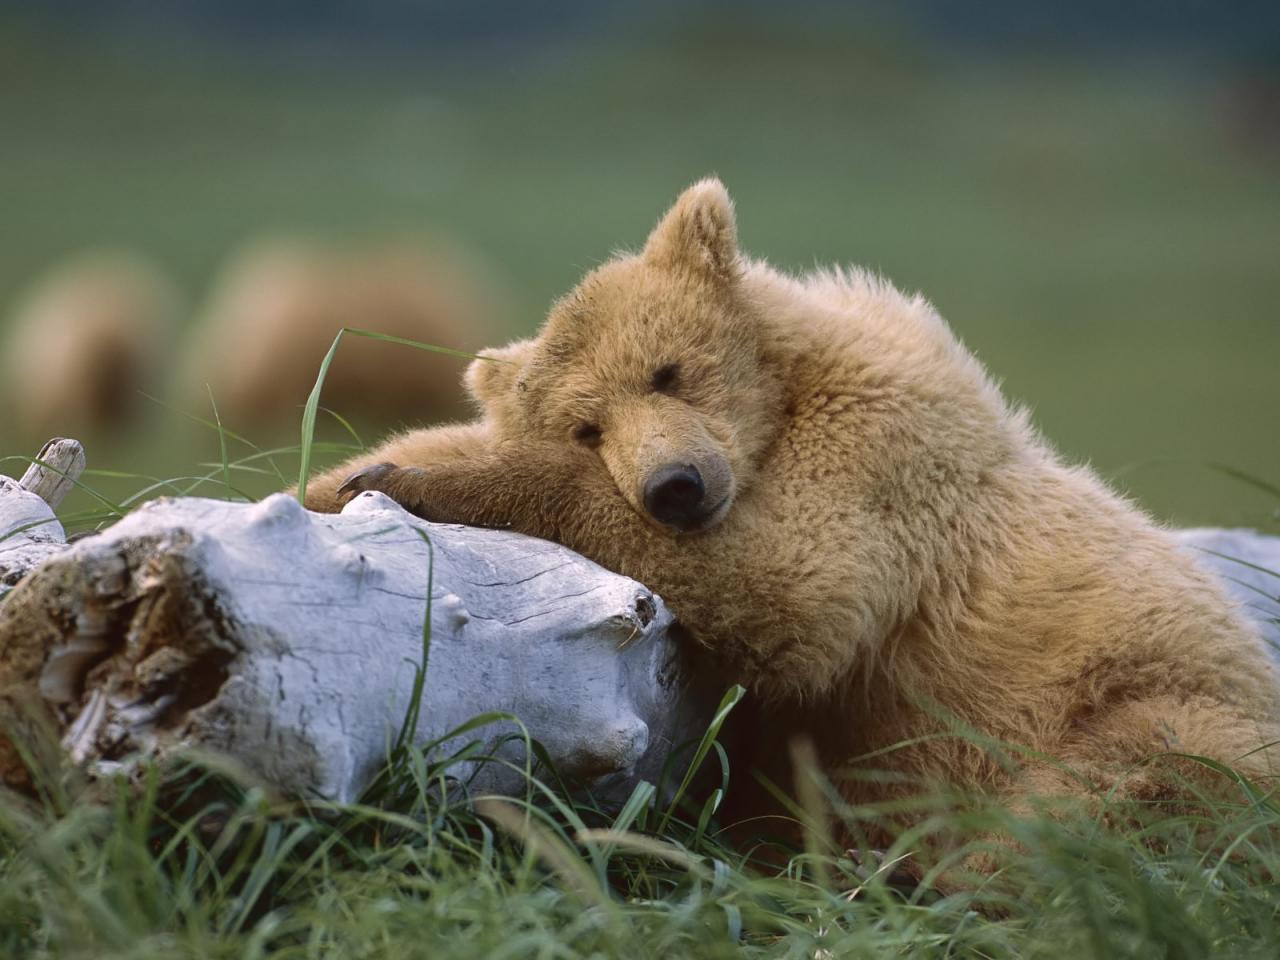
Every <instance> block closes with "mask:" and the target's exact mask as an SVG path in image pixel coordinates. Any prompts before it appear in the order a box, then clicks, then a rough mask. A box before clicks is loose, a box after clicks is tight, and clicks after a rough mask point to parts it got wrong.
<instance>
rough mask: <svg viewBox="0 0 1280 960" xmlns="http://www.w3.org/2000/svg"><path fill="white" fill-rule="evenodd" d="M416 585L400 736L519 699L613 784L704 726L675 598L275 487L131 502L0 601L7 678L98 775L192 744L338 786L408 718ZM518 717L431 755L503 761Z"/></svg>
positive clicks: (520, 749)
mask: <svg viewBox="0 0 1280 960" xmlns="http://www.w3.org/2000/svg"><path fill="white" fill-rule="evenodd" d="M7 500H8V497H7V496H6V498H5V499H4V500H0V503H4V502H6V501H7ZM17 502H18V503H19V504H21V507H22V509H24V510H28V509H30V504H29V503H28V501H27V499H26V498H25V497H23V496H19V497H18V498H17ZM2 513H3V508H0V514H2ZM6 525H7V522H6ZM428 597H430V633H429V648H428V659H427V670H426V677H425V685H424V687H423V689H422V693H421V702H420V713H419V719H418V723H417V729H416V731H415V732H414V734H413V740H414V742H417V743H427V742H431V741H435V740H437V739H439V738H441V737H444V736H445V735H446V734H448V733H449V732H450V731H451V730H453V729H454V728H456V727H458V726H460V725H462V724H464V723H465V722H466V721H468V720H470V719H471V718H472V717H474V716H475V715H477V714H480V713H485V712H490V711H502V712H507V713H511V714H513V715H515V716H516V717H518V718H519V719H520V720H521V721H522V722H523V724H524V725H525V727H526V728H527V731H528V734H529V735H530V736H532V737H533V738H536V739H537V740H538V741H540V742H541V743H542V744H543V746H544V747H545V748H546V750H547V752H548V754H549V755H550V757H551V759H552V760H553V761H554V763H555V765H556V767H557V769H558V771H559V772H560V773H561V774H562V775H564V776H565V777H566V778H572V779H574V780H576V781H578V782H584V783H588V784H589V785H591V787H592V789H593V792H594V793H595V795H596V796H597V797H599V798H600V799H602V800H604V801H609V800H616V799H619V798H622V799H625V796H626V794H628V793H629V792H630V790H631V789H632V787H633V786H634V784H635V783H636V782H637V781H638V780H639V779H641V778H643V779H646V780H649V781H650V782H655V781H657V779H658V778H659V776H660V774H661V773H662V767H663V764H664V761H665V760H666V758H667V757H668V756H669V755H670V754H671V753H672V752H673V751H672V748H673V747H674V746H675V745H677V744H678V743H680V742H682V741H684V740H686V739H688V738H690V737H696V736H697V735H698V734H699V733H700V732H701V730H702V729H703V728H705V724H706V721H707V717H708V714H707V713H706V711H705V710H704V707H703V704H704V703H706V702H708V698H705V697H700V696H693V695H691V693H690V679H689V674H690V671H689V670H688V669H687V666H686V665H685V662H684V658H683V656H682V651H681V645H680V644H679V643H678V642H677V640H676V638H675V635H674V631H673V624H672V617H671V614H670V613H669V612H668V610H667V609H666V607H665V606H664V604H663V603H662V601H661V599H659V598H658V597H656V596H654V594H653V593H651V592H650V591H649V590H648V589H646V588H645V587H643V586H642V585H640V584H638V583H636V582H635V581H633V580H629V579H627V578H626V577H621V576H618V575H616V574H612V573H609V572H607V571H605V570H603V569H601V568H600V567H598V566H596V565H595V564H593V563H591V562H590V561H588V560H586V559H584V558H582V557H581V556H579V555H577V554H574V553H571V552H570V551H567V550H565V549H564V548H562V547H560V546H557V545H555V544H552V543H547V542H545V541H540V540H534V539H531V538H528V537H524V536H520V535H518V534H513V533H506V532H501V531H492V530H478V529H474V528H467V527H459V526H451V525H441V524H429V523H426V522H424V521H422V520H419V519H417V518H416V517H413V516H411V515H409V514H408V513H406V512H405V511H404V510H402V509H401V508H400V507H399V506H397V505H396V504H395V503H393V502H392V501H390V500H388V499H387V498H386V497H383V496H382V495H381V494H372V493H370V494H363V495H361V496H360V497H358V498H356V499H355V500H354V501H353V502H352V503H351V504H349V505H348V506H347V508H346V510H344V511H343V513H342V514H340V515H336V516H333V515H322V514H314V513H309V512H308V511H306V510H304V509H303V508H302V507H301V506H300V505H299V504H298V503H297V502H296V501H295V500H293V499H292V498H290V497H288V496H285V495H284V494H276V495H274V496H271V497H268V498H267V499H265V500H263V501H262V502H261V503H257V504H244V503H229V502H225V501H217V500H204V499H196V498H190V499H163V500H156V501H153V502H151V503H148V504H146V505H144V506H143V507H141V508H140V509H138V510H137V511H135V512H134V513H132V514H130V515H129V516H128V517H126V518H125V519H123V520H122V521H120V522H119V523H117V524H115V525H114V526H113V527H111V528H110V529H108V530H107V531H105V532H103V533H101V534H98V535H96V536H93V537H90V538H87V539H84V540H81V541H79V542H78V543H75V544H73V545H71V546H69V547H67V548H65V549H64V550H62V551H61V552H60V553H58V554H57V555H56V556H54V557H52V558H49V559H46V560H45V562H44V563H43V564H42V565H41V566H40V567H39V569H37V570H35V571H34V572H32V573H30V574H29V575H28V576H26V577H25V579H24V580H23V581H22V583H21V584H20V585H19V586H18V587H17V588H15V589H14V590H13V591H12V593H11V594H10V595H9V596H8V598H7V599H6V600H5V601H4V602H3V604H0V689H2V688H3V687H8V688H10V689H15V688H17V689H32V688H34V689H36V690H38V692H39V696H40V699H41V700H42V701H43V702H44V703H45V704H46V705H48V707H49V708H50V709H51V710H52V712H53V713H54V715H55V722H56V725H57V726H58V728H59V729H60V730H61V731H62V733H63V735H64V740H63V742H64V746H65V747H66V749H67V750H68V751H69V752H70V755H71V757H72V759H73V760H75V761H76V762H79V763H88V764H90V765H93V766H96V767H97V769H99V770H102V769H111V768H112V767H113V766H114V765H116V764H118V763H120V762H122V761H125V760H126V759H128V758H137V757H140V756H141V757H151V756H154V757H163V756H165V755H167V754H171V753H173V752H174V751H177V750H181V749H184V748H188V747H198V748H201V749H204V750H211V751H216V752H218V753H221V754H224V755H227V756H229V757H230V758H232V759H233V760H235V761H238V762H239V763H240V764H241V765H242V766H244V767H246V768H248V769H249V770H251V771H253V772H255V773H256V774H258V775H259V776H261V777H262V778H263V779H264V780H266V781H267V782H269V783H270V784H272V785H274V786H276V787H278V788H279V789H281V790H283V791H285V792H288V793H292V794H301V795H310V796H320V797H324V798H329V799H334V800H339V801H350V800H354V799H356V798H357V797H358V796H359V795H360V793H361V791H362V789H363V788H364V787H365V786H366V785H367V784H368V783H369V782H370V780H371V779H372V778H373V777H374V776H375V775H376V773H377V772H378V771H379V769H380V768H381V767H382V766H383V764H384V762H385V759H386V756H387V752H388V747H389V745H390V743H391V741H392V740H393V739H394V738H395V736H396V734H397V732H398V730H399V727H400V725H401V724H402V722H403V720H404V718H405V716H406V711H407V708H408V707H409V704H410V702H411V698H412V695H413V688H414V677H415V667H416V666H418V665H420V664H421V662H422V659H423V649H424V633H423V628H424V620H425V619H426V618H427V616H428ZM518 731H519V727H518V726H517V725H516V724H514V723H511V722H495V723H493V724H491V725H489V726H488V727H486V728H484V729H483V730H480V731H471V732H468V733H467V734H466V735H465V736H463V737H457V738H454V739H453V740H452V741H450V742H448V743H446V744H444V745H442V747H441V749H443V750H447V749H450V748H457V747H460V746H462V745H463V744H464V743H465V742H467V741H468V740H476V739H479V740H482V741H484V742H486V743H488V744H493V743H496V742H498V741H499V740H504V741H505V743H504V745H503V746H502V747H501V749H500V751H499V752H500V754H501V755H502V756H504V757H505V758H507V759H509V760H510V761H511V762H512V763H513V764H519V763H520V762H522V761H523V755H524V744H523V741H522V740H520V739H519V738H518V737H517V738H511V737H510V735H511V734H513V733H517V732H518ZM504 771H506V772H505V773H504ZM451 772H452V773H453V774H454V775H456V776H458V777H459V778H460V779H464V780H465V779H467V775H468V774H469V773H470V774H473V775H474V779H473V780H472V786H473V787H474V788H475V789H482V790H486V791H498V792H501V791H504V790H518V789H520V787H521V784H522V779H521V777H520V776H519V774H518V772H517V771H514V770H511V769H510V768H507V767H504V766H503V765H501V764H483V765H476V766H474V768H472V767H468V766H467V765H466V764H464V765H462V766H461V767H460V768H459V769H455V770H453V771H451Z"/></svg>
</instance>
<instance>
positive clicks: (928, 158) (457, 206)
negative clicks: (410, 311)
mask: <svg viewBox="0 0 1280 960" xmlns="http://www.w3.org/2000/svg"><path fill="white" fill-rule="evenodd" d="M957 6H965V5H955V4H947V3H943V2H927V0H920V2H905V3H899V4H888V3H862V4H857V3H854V4H843V5H829V4H822V3H804V2H800V3H789V4H785V5H783V4H778V5H769V4H764V3H738V4H721V3H693V2H691V3H680V4H676V3H652V4H643V5H641V4H634V5H633V4H622V3H616V2H613V3H597V4H586V3H567V2H549V3H545V4H518V3H492V4H482V5H471V6H466V5H449V6H443V5H439V4H429V3H420V4H411V3H405V2H389V3H381V4H379V3H369V4H356V3H339V2H316V3H312V4H304V3H257V4H251V3H247V2H228V3H221V4H200V3H196V2H186V0H174V2H170V3H167V4H151V3H143V2H100V3H96V4H89V3H83V2H73V0H51V2H48V3H45V4H40V5H22V6H8V5H6V6H0V217H2V227H0V308H2V307H3V306H4V305H6V304H8V303H9V302H11V301H12V299H13V297H15V296H16V295H17V294H18V292H19V291H20V290H21V289H22V287H23V286H24V284H26V283H27V282H28V281H29V280H30V279H31V278H32V277H33V276H34V275H36V274H37V273H38V272H39V271H41V270H42V269H44V268H46V267H48V266H50V265H51V264H54V263H56V262H57V261H58V260H59V259H60V258H63V257H65V256H67V255H69V254H71V253H74V252H75V251H77V250H80V249H83V248H85V247H89V246H94V245H100V244H113V245H118V244H125V245H129V246H133V247H136V248H138V249H140V250H142V251H144V252H147V253H149V254H151V255H153V256H154V257H155V258H157V259H158V260H159V262H160V263H161V264H163V265H164V266H165V267H167V268H168V269H170V270H171V271H172V272H173V273H174V275H175V276H176V277H177V278H178V279H179V280H180V281H181V283H182V285H183V287H184V291H185V293H186V295H187V297H188V298H189V302H190V304H191V306H192V308H193V310H194V309H195V308H198V306H199V304H200V302H201V300H202V299H203V298H204V296H205V295H206V293H207V291H208V286H209V284H210V282H211V279H212V277H213V274H214V271H215V270H216V269H217V268H218V266H219V265H220V263H221V262H222V261H223V259H224V258H225V257H226V256H227V255H228V253H229V252H230V251H231V250H232V249H233V248H234V247H236V246H237V245H238V244H240V243H242V242H243V241H245V240H247V239H250V238H252V237H254V236H256V235H259V234H260V233H262V232H264V231H267V232H279V231H286V232H288V231H308V232H318V233H321V234H325V235H332V236H337V237H341V236H344V235H356V234H361V233H365V232H368V231H370V230H377V229H384V228H402V227H415V226H419V225H426V226H430V227H434V228H442V229H446V230H449V231H452V232H453V233H454V234H456V235H458V236H460V237H462V238H464V239H465V240H467V241H469V242H470V243H471V244H472V245H473V246H475V247H477V248H478V249H479V250H481V251H483V252H484V253H485V254H487V255H488V256H489V257H490V258H491V259H492V260H493V261H494V262H495V263H496V264H497V265H498V267H499V268H500V269H501V270H502V271H503V272H504V273H505V275H506V277H507V278H508V279H509V283H510V286H511V289H512V290H513V291H514V295H515V305H516V307H517V318H516V320H515V321H513V325H512V329H511V331H510V332H511V333H512V334H516V333H523V332H526V331H528V330H530V329H532V328H533V327H534V326H535V325H536V324H537V323H538V322H539V321H540V320H541V318H542V316H543V314H544V312H545V310H546V308H547V306H548V304H549V303H550V301H551V300H552V299H553V298H554V297H555V296H556V295H557V294H558V293H561V292H563V291H564V290H566V289H568V288H569V287H570V286H571V285H572V284H573V283H574V282H575V281H576V279H577V278H578V277H579V276H580V275H581V274H582V272H583V271H584V270H585V269H587V268H589V267H590V266H592V265H593V264H596V263H598V262H599V261H600V260H601V259H602V258H604V257H605V256H607V255H608V254H609V253H610V252H611V251H613V250H615V249H618V248H620V247H627V246H632V247H634V246H636V245H638V244H639V243H640V242H641V241H642V240H643V238H644V236H645V234H646V232H647V231H648V229H649V227H650V226H651V225H652V223H653V222H654V220H655V219H656V218H657V216H658V215H659V214H660V213H661V212H662V210H663V209H664V208H665V206H666V205H667V204H668V203H669V202H670V201H671V199H672V198H673V197H674V196H675V194H676V193H677V192H678V191H679V190H680V189H681V188H682V187H683V186H685V185H686V184H688V183H689V182H690V181H692V180H694V179H696V178H698V177H700V176H703V175H705V174H707V173H709V172H716V173H718V174H719V175H720V176H721V177H722V178H723V179H724V180H725V182H726V183H727V185H728V186H729V189H730V191H731V192H732V193H733V194H734V197H735V199H736V201H737V205H738V211H739V217H740V231H741V238H742V242H743V245H744V247H745V248H746V249H747V250H748V251H750V252H751V253H753V254H755V255H759V256H764V257H767V258H769V259H771V260H772V261H773V262H775V263H777V264H780V265H782V266H785V267H788V268H794V269H805V268H807V267H810V266H812V265H814V264H815V263H831V262H852V263H859V264H865V265H869V266H872V267H874V268H876V269H878V270H880V271H882V272H883V273H885V274H886V275H887V276H889V277H890V278H892V279H893V280H894V281H895V282H896V283H898V284H899V285H900V286H904V287H907V288H913V289H920V290H923V291H924V292H925V293H926V294H927V295H928V296H929V297H930V298H931V299H932V300H933V301H934V303H936V304H937V306H938V307H939V309H940V310H941V312H942V313H943V314H944V315H945V316H946V317H947V318H948V319H949V321H950V322H951V324H952V326H953V327H954V328H955V329H956V331H957V332H958V333H959V335H960V336H961V337H962V338H963V339H964V340H965V341H966V342H967V343H968V344H969V345H970V347H972V348H973V349H974V350H975V351H976V352H977V354H978V355H979V356H980V357H981V358H982V360H983V361H984V362H985V363H986V364H987V365H988V366H989V367H990V369H991V370H992V371H993V372H994V373H995V374H996V375H997V376H998V377H999V378H1000V379H1001V380H1002V381H1003V383H1004V386H1005V389H1006V390H1007V392H1008V393H1009V394H1010V395H1011V396H1012V397H1014V398H1016V399H1017V400H1019V401H1020V402H1022V403H1025V404H1027V405H1028V406H1029V407H1031V408H1032V410H1033V411H1034V417H1035V421H1036V422H1037V424H1038V425H1039V426H1040V428H1041V429H1042V430H1043V431H1044V433H1045V434H1046V435H1047V436H1048V437H1050V438H1051V439H1052V440H1053V441H1054V443H1055V444H1056V445H1057V446H1058V447H1059V448H1060V449H1061V450H1063V451H1064V452H1065V453H1066V454H1067V455H1068V456H1069V457H1070V458H1072V459H1074V460H1078V461H1088V462H1091V463H1092V464H1093V465H1094V466H1095V467H1096V468H1098V469H1099V470H1100V471H1101V472H1102V473H1103V474H1104V475H1105V476H1107V477H1108V478H1109V479H1111V480H1112V481H1113V482H1115V483H1116V484H1117V485H1118V486H1119V487H1121V488H1122V489H1125V490H1127V491H1128V492H1129V493H1131V494H1132V495H1133V496H1134V497H1135V498H1137V499H1138V500H1139V501H1140V502H1141V503H1142V504H1144V505H1145V506H1146V507H1147V508H1148V509H1150V510H1151V511H1153V512H1154V513H1155V514H1156V515H1157V516H1159V517H1161V518H1164V519H1167V520H1170V521H1172V522H1176V523H1178V524H1194V523H1214V524H1252V525H1264V524H1267V523H1270V522H1274V519H1275V514H1274V512H1275V510H1276V507H1277V498H1276V496H1275V495H1274V494H1273V493H1268V492H1267V491H1265V490H1264V489H1261V488H1260V487H1259V486H1251V485H1250V484H1249V483H1248V482H1245V481H1243V480H1241V479H1239V478H1238V477H1233V476H1232V475H1230V474H1229V473H1227V472H1224V471H1222V470H1220V469H1218V466H1224V467H1227V468H1230V469H1231V470H1233V471H1238V472H1239V473H1242V474H1246V475H1248V476H1250V477H1253V478H1256V479H1257V480H1258V481H1261V482H1262V483H1268V484H1273V485H1280V306H1278V301H1280V58H1277V56H1276V54H1277V50H1280V47H1278V46H1277V37H1278V36H1280V30H1278V28H1280V14H1277V12H1276V11H1277V9H1280V4H1265V3H1239V4H1214V3H1196V2H1172V3H1162V4H1157V3H1135V4H1131V5H1126V4H1120V5H1116V4H1110V5H1108V4H1104V3H1101V2H1096V0H1089V2H1085V3H1081V4H1074V5H1071V7H1070V9H1069V10H1068V9H1066V7H1065V5H1057V4H1054V5H1049V4H1043V5H1041V4H1034V3H1033V4H1015V3H1007V2H997V3H992V4H983V5H972V6H971V7H970V8H969V9H968V10H966V11H964V12H957V10H956V7H957ZM2 322H4V321H0V323H2ZM0 333H2V331H0ZM445 345H446V346H450V345H451V344H445ZM387 349H394V348H391V347H388V348H387ZM422 364H423V375H424V376H434V377H445V378H456V377H457V376H458V375H459V373H460V371H461V367H462V365H463V364H462V362H461V361H457V360H450V359H447V358H442V357H437V356H431V355H427V354H423V355H422ZM302 399H303V398H299V402H301V400H302ZM199 412H200V413H201V414H202V415H204V414H205V413H206V411H199ZM229 426H231V427H233V428H235V427H237V426H240V425H237V424H229ZM387 426H389V425H387ZM326 429H327V428H326ZM376 432H377V430H376V425H375V430H374V433H373V434H372V435H371V436H369V437H367V438H366V439H372V438H373V436H376ZM12 437H13V434H12V431H9V425H8V424H6V423H5V422H4V419H3V418H0V453H6V454H7V453H28V454H30V453H34V450H26V449H22V450H17V449H13V446H14V444H15V443H16V441H15V440H13V438H12ZM217 451H218V437H217V435H216V434H214V433H211V432H209V431H206V430H203V429H202V428H199V427H194V426H192V425H191V424H190V423H188V422H185V421H183V420H182V419H181V418H180V417H178V416H176V415H175V414H172V413H170V412H166V411H164V410H163V409H158V410H157V412H156V414H155V415H154V416H153V417H151V418H150V419H149V420H148V421H147V422H146V425H145V426H144V427H142V428H140V429H139V430H137V431H135V435H134V436H131V437H126V438H124V439H122V440H117V441H116V442H113V443H106V444H98V445H94V446H91V448H90V451H89V457H90V465H91V466H93V467H98V468H104V469H110V470H121V471H138V472H144V473H145V472H151V473H158V474H160V475H165V476H168V475H174V474H178V473H189V472H191V469H192V464H193V463H194V462H195V461H196V460H201V459H203V460H209V459H211V458H216V457H217ZM15 470H18V471H19V472H20V467H13V468H11V469H6V467H5V466H2V465H0V472H14V471H15ZM95 482H99V483H100V484H101V485H102V486H103V487H104V488H110V487H111V486H112V484H115V486H116V488H118V489H122V490H127V489H137V487H138V485H139V484H138V483H137V482H136V481H135V482H132V487H130V481H123V480H111V479H110V478H100V479H99V481H95ZM245 483H246V485H247V486H248V487H250V488H252V487H253V484H255V483H256V484H258V487H259V488H260V490H263V489H270V488H271V478H269V477H258V478H256V479H255V478H249V479H247V480H246V481H245ZM260 490H259V492H260Z"/></svg>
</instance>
